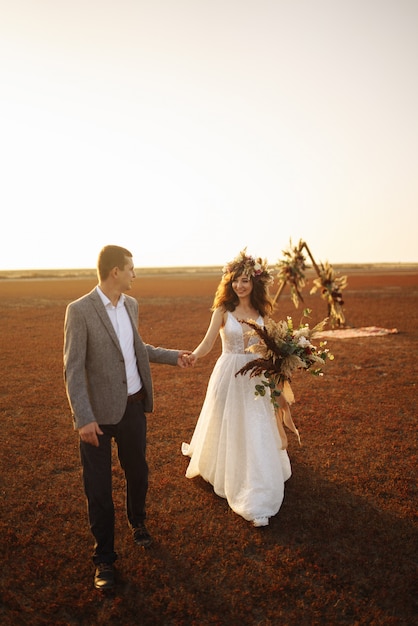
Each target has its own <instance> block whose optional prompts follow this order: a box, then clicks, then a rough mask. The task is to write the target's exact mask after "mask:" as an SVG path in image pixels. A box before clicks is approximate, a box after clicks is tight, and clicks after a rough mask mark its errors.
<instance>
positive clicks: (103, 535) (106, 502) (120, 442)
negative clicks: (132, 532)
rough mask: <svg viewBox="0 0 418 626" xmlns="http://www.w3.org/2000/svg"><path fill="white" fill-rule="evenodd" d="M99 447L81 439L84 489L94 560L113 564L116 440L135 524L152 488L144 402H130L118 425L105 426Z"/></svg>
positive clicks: (141, 516)
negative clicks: (113, 473) (113, 456)
mask: <svg viewBox="0 0 418 626" xmlns="http://www.w3.org/2000/svg"><path fill="white" fill-rule="evenodd" d="M100 428H101V430H102V431H103V435H99V436H98V437H99V447H98V448H96V447H95V446H92V445H91V444H88V443H84V442H83V441H81V440H80V456H81V463H82V467H83V482H84V491H85V494H86V497H87V506H88V515H89V522H90V529H91V532H92V533H93V537H94V540H95V544H94V553H93V561H94V563H95V564H97V563H113V562H114V561H115V560H116V558H117V554H116V552H115V547H114V537H115V509H114V504H113V497H112V439H114V440H115V441H116V444H117V449H118V457H119V462H120V464H121V467H122V469H123V470H124V472H125V478H126V511H127V516H128V521H129V524H130V525H131V527H133V528H135V527H136V526H138V524H139V523H141V522H143V521H144V520H145V499H146V495H147V490H148V465H147V461H146V456H145V453H146V435H147V420H146V416H145V413H144V410H143V406H142V403H141V402H138V403H135V404H128V405H127V407H126V410H125V414H124V416H123V418H122V420H121V421H120V422H119V423H118V424H112V425H108V424H105V425H102V424H100Z"/></svg>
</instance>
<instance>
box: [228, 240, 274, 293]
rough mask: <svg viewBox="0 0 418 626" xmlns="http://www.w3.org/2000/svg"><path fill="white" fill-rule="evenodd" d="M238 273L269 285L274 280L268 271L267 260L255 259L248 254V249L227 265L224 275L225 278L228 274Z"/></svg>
mask: <svg viewBox="0 0 418 626" xmlns="http://www.w3.org/2000/svg"><path fill="white" fill-rule="evenodd" d="M238 271H241V273H242V274H245V275H246V276H250V277H251V278H253V279H254V280H257V281H262V282H264V283H266V284H267V285H268V284H269V283H272V282H273V280H274V278H273V275H272V274H271V272H270V271H269V269H268V264H267V261H266V259H264V260H263V259H261V258H260V257H258V258H254V257H252V256H249V255H248V254H247V248H244V250H241V252H240V253H239V255H238V256H236V257H235V259H233V260H232V261H230V262H229V263H227V264H226V265H225V267H224V268H223V270H222V273H223V275H224V276H225V275H226V274H235V273H236V272H238Z"/></svg>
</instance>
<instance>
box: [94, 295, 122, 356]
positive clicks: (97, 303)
mask: <svg viewBox="0 0 418 626" xmlns="http://www.w3.org/2000/svg"><path fill="white" fill-rule="evenodd" d="M90 296H91V299H92V302H93V306H94V308H95V309H96V312H97V314H98V316H99V317H100V319H101V321H102V322H103V325H104V326H105V328H106V330H107V332H108V333H109V335H110V337H111V339H112V341H113V342H114V343H115V344H116V346H117V348H118V349H119V350H120V344H119V339H118V337H117V335H116V333H115V329H114V328H113V325H112V322H111V321H110V319H109V315H108V314H107V311H106V309H105V307H104V304H103V302H102V300H101V298H100V296H99V294H98V293H97V291H96V289H94V290H93V291H92V292H91V293H90Z"/></svg>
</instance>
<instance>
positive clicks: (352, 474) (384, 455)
mask: <svg viewBox="0 0 418 626" xmlns="http://www.w3.org/2000/svg"><path fill="white" fill-rule="evenodd" d="M218 280H219V276H218V275H216V274H213V273H202V274H200V273H189V274H187V273H178V274H176V273H172V274H167V273H161V274H160V273H158V272H157V273H154V274H146V273H145V274H144V275H139V276H138V278H137V280H136V281H135V284H134V288H133V290H132V292H131V294H132V295H134V296H135V297H137V298H138V301H139V303H140V320H139V328H140V332H141V335H142V337H143V339H144V340H145V341H146V342H148V343H152V344H154V345H162V346H165V347H170V348H184V349H193V348H194V347H195V345H196V344H197V342H198V341H200V339H201V338H202V336H203V334H204V332H205V331H206V327H207V324H208V322H209V316H210V312H209V308H210V305H211V301H212V296H213V293H214V290H215V288H216V285H217V283H218ZM94 285H95V280H94V278H90V277H81V278H72V279H70V278H57V277H55V278H54V277H51V278H48V279H46V278H41V279H30V280H25V279H19V280H10V279H4V280H0V341H1V351H0V372H1V377H0V408H1V428H0V451H1V456H0V489H1V513H0V546H1V548H0V549H1V552H0V559H1V568H0V622H1V623H2V624H4V625H5V626H9V625H13V626H16V625H20V624H22V625H26V624H30V625H31V626H37V625H41V624H45V625H62V626H64V625H65V626H66V625H68V626H70V625H84V624H86V625H89V626H91V625H107V624H112V625H113V624H114V625H124V626H130V625H135V624H138V625H139V624H141V625H156V626H160V625H161V626H189V625H190V626H191V625H194V626H204V625H219V626H221V625H238V624H240V625H258V626H270V625H274V626H275V625H277V626H286V625H291V626H305V625H306V626H312V625H318V626H322V625H330V626H336V625H339V624H346V625H350V626H351V625H363V624H367V625H373V626H377V625H385V626H386V625H398V624H399V625H408V626H409V625H411V626H412V624H416V623H417V610H418V606H417V591H418V585H417V582H418V581H417V555H418V541H417V539H418V533H417V482H416V481H417V476H416V467H417V447H416V442H417V429H416V417H417V390H416V382H417V367H416V360H417V354H418V339H417V338H418V316H417V310H418V271H417V269H416V268H415V270H413V269H410V270H408V271H406V270H401V269H399V268H397V269H392V270H391V269H390V268H384V269H376V270H373V269H370V268H368V269H367V271H361V270H359V269H356V271H354V272H353V274H352V275H351V274H350V273H349V272H348V287H347V289H346V290H345V291H344V296H345V313H346V318H347V323H348V324H349V325H350V326H352V327H359V326H372V325H376V326H381V327H384V328H394V327H396V328H397V329H398V330H399V332H398V333H397V334H391V335H388V336H383V337H364V338H352V339H330V340H329V342H328V343H329V347H330V348H331V351H332V352H333V353H334V354H335V360H334V361H333V362H332V363H329V365H327V366H326V374H325V376H324V377H323V378H320V379H318V378H312V377H309V376H308V375H306V374H302V373H301V374H300V375H298V376H296V377H295V378H294V380H293V383H292V387H293V390H294V393H295V396H296V404H295V405H294V407H293V411H292V414H293V417H294V420H295V422H296V424H297V426H298V427H299V430H300V433H301V438H302V446H301V447H299V445H298V443H297V440H296V438H295V437H294V436H293V435H291V434H289V456H290V458H291V462H292V469H293V476H292V478H291V479H290V480H289V481H288V482H287V484H286V494H285V500H284V503H283V506H282V508H281V510H280V511H279V513H278V515H277V516H276V517H275V518H273V519H272V520H271V522H270V525H269V526H268V527H265V528H257V529H256V528H253V527H252V526H251V525H250V524H249V523H248V522H245V521H244V520H243V519H242V518H240V517H239V516H237V515H235V514H234V513H233V512H232V511H231V510H230V509H229V508H228V505H227V503H226V502H225V501H224V500H222V499H221V498H219V497H217V496H215V495H214V493H213V491H212V489H211V487H210V486H209V485H207V484H206V483H205V482H204V481H202V480H201V479H199V478H198V479H194V480H187V479H186V478H185V477H184V473H185V470H186V466H187V462H188V460H187V459H186V458H185V457H182V455H181V452H180V446H181V443H182V441H189V440H190V437H191V434H192V432H193V428H194V425H195V423H196V420H197V417H198V415H199V410H200V407H201V404H202V402H203V398H204V395H205V390H206V384H207V381H208V378H209V375H210V372H211V369H212V367H213V364H214V362H215V360H216V358H217V356H218V355H219V352H220V344H219V342H218V343H217V345H216V348H215V349H214V350H213V353H212V354H211V355H209V356H208V357H206V359H204V360H202V361H199V362H198V364H197V366H196V367H195V368H194V369H191V370H181V369H180V368H173V367H167V366H161V365H160V366H158V365H155V366H154V365H153V366H152V369H153V376H154V384H155V394H156V410H155V412H154V413H153V414H152V415H150V416H149V420H148V430H149V434H148V461H149V465H150V489H149V495H148V527H149V530H150V532H151V533H152V535H153V536H154V540H155V541H154V544H153V546H151V548H149V549H147V550H144V549H139V548H137V547H136V546H134V544H133V542H132V539H131V535H130V532H129V529H128V527H127V522H126V516H125V511H124V482H123V477H122V474H121V470H120V468H119V466H118V464H117V462H116V457H115V464H114V472H113V474H114V492H115V506H116V524H117V529H116V549H117V551H118V553H119V560H118V561H117V563H116V565H117V572H118V585H117V588H116V591H115V593H113V594H111V595H100V594H99V592H97V591H95V590H94V588H93V584H92V583H93V571H94V570H93V565H92V562H91V550H92V541H91V537H90V534H89V530H88V526H87V516H86V506H85V501H84V496H83V493H82V486H81V473H80V464H79V459H78V441H77V434H76V433H75V432H74V431H73V430H72V424H71V418H70V413H69V409H68V405H67V401H66V397H65V393H64V385H63V380H62V340H63V319H64V312H65V307H66V305H67V303H68V302H69V301H71V300H73V299H75V298H77V297H79V296H81V295H83V294H84V293H86V292H87V291H88V290H90V289H91V288H92V287H93V286H94ZM308 293H309V285H308V287H307V289H306V294H308ZM305 301H306V302H305V304H306V305H307V306H309V307H310V308H311V309H312V322H315V321H319V320H320V319H322V318H323V317H325V314H326V307H325V304H324V302H323V301H322V300H321V298H320V297H319V296H318V295H315V296H309V295H307V296H306V298H305ZM301 312H302V311H301V309H298V310H296V309H295V308H294V306H293V304H292V302H291V300H290V297H289V294H288V291H285V292H284V295H283V296H282V297H281V298H280V300H279V302H278V307H277V311H276V313H275V318H276V319H278V318H282V317H285V316H286V315H292V317H293V319H294V320H299V317H300V315H301Z"/></svg>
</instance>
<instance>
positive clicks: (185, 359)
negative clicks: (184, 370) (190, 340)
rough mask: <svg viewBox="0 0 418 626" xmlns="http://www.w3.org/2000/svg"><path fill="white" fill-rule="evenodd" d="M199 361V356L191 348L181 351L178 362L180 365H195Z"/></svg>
mask: <svg viewBox="0 0 418 626" xmlns="http://www.w3.org/2000/svg"><path fill="white" fill-rule="evenodd" d="M196 361H197V357H196V356H195V355H194V354H193V353H192V352H190V351H189V350H182V351H180V353H179V358H178V360H177V364H178V365H179V367H193V366H194V365H195V363H196Z"/></svg>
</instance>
